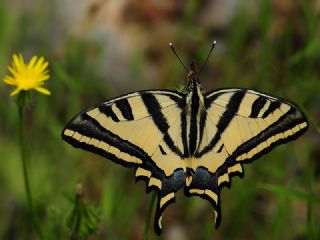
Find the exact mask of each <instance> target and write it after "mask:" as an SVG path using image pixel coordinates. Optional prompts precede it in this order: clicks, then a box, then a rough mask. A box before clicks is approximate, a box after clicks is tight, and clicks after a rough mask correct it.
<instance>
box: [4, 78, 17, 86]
mask: <svg viewBox="0 0 320 240" xmlns="http://www.w3.org/2000/svg"><path fill="white" fill-rule="evenodd" d="M3 81H4V82H5V83H6V84H9V85H16V84H17V82H16V80H15V79H14V78H13V77H9V76H5V77H4V79H3Z"/></svg>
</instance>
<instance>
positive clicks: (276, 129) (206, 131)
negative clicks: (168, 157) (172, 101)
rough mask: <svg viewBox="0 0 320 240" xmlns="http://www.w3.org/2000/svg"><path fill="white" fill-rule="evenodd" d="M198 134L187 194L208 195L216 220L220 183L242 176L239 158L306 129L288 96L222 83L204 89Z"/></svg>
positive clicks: (261, 151) (260, 152)
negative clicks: (226, 86)
mask: <svg viewBox="0 0 320 240" xmlns="http://www.w3.org/2000/svg"><path fill="white" fill-rule="evenodd" d="M205 107H206V112H205V119H206V121H204V125H203V126H202V128H203V133H202V140H201V141H200V144H199V146H198V149H197V152H196V154H195V155H194V158H193V159H192V168H193V170H194V172H195V173H194V175H193V177H192V179H193V180H192V182H191V184H190V186H188V187H187V189H186V193H187V195H199V196H201V197H203V198H206V199H208V200H209V201H210V202H211V203H212V204H213V205H214V208H215V211H216V225H219V223H220V207H219V202H220V201H219V198H220V195H219V193H220V189H221V188H222V187H223V186H230V178H231V177H232V176H234V175H239V176H243V167H242V164H243V163H247V162H251V161H253V160H254V159H257V158H258V157H260V156H261V155H263V154H265V153H267V152H269V151H270V150H272V149H273V148H274V147H276V146H278V145H280V144H282V143H285V142H288V141H290V140H293V139H295V138H297V137H298V136H300V135H301V134H302V133H303V132H305V131H306V129H307V127H308V122H307V119H306V118H305V116H304V115H303V113H302V111H300V110H299V108H298V107H297V106H295V105H294V104H293V103H290V102H288V101H286V100H283V99H280V98H276V97H272V96H268V95H266V94H264V93H260V92H256V91H253V90H247V89H223V90H218V91H213V92H211V93H208V94H206V95H205Z"/></svg>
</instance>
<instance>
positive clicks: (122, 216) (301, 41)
mask: <svg viewBox="0 0 320 240" xmlns="http://www.w3.org/2000/svg"><path fill="white" fill-rule="evenodd" d="M213 40H217V43H218V44H217V46H216V48H215V49H214V53H213V55H212V56H211V58H210V60H209V62H208V64H207V66H206V68H205V70H204V72H203V73H202V74H201V76H200V81H201V84H202V86H203V88H204V89H206V90H211V89H214V88H224V87H244V88H253V89H256V90H260V91H264V92H268V93H270V94H273V95H277V96H281V97H284V98H287V99H289V100H292V101H294V102H296V103H297V104H298V105H299V106H301V108H302V109H303V110H304V112H305V113H306V115H307V117H308V119H309V121H310V128H309V131H308V132H307V133H306V134H305V135H303V136H302V137H301V138H299V139H298V140H296V141H294V142H291V143H289V144H286V145H284V146H281V147H278V148H277V149H275V150H273V151H272V152H271V153H270V154H268V155H266V156H264V157H262V158H261V159H259V160H258V161H256V162H254V163H253V164H251V165H250V166H248V165H246V166H245V177H244V179H240V178H238V177H235V178H233V179H232V188H231V189H230V190H229V189H223V190H222V195H221V201H222V215H223V216H222V224H221V226H220V228H219V229H217V230H216V229H214V226H213V220H214V215H213V209H212V207H211V206H210V204H209V202H207V201H205V200H202V199H201V198H197V197H192V198H187V197H185V196H183V193H182V192H179V193H178V195H177V202H176V203H175V204H172V205H171V206H170V207H168V209H167V210H166V212H165V215H164V219H163V225H164V232H163V234H162V236H161V237H160V239H176V240H180V239H182V240H183V239H320V225H319V222H320V159H319V158H320V136H319V133H320V127H319V125H318V124H317V123H320V1H319V0H309V1H303V0H274V1H267V0H261V1H253V0H252V1H244V0H242V1H241V0H238V1H237V0H230V1H223V0H219V1H195V0H194V1H169V0H164V1H156V0H142V1H138V0H128V1H118V0H109V1H106V0H105V1H103V0H95V1H93V0H82V1H79V0H67V1H62V0H55V1H46V0H28V1H24V0H13V1H9V0H2V1H0V53H1V54H0V76H1V79H2V78H3V76H4V75H5V74H7V73H8V71H7V66H8V65H9V64H10V63H11V57H12V54H13V53H22V54H23V55H24V57H25V58H26V59H28V60H29V59H30V58H31V57H32V56H33V55H40V56H44V57H45V58H46V59H47V60H48V61H49V63H50V76H51V78H50V80H49V81H48V82H47V84H46V87H47V88H48V89H49V90H50V91H51V92H52V95H51V96H49V97H47V96H43V95H40V94H36V95H35V97H34V100H33V104H32V106H31V108H29V109H28V111H27V119H26V128H27V143H28V146H29V152H30V154H31V162H30V164H29V165H30V166H29V170H30V178H31V188H32V194H33V200H34V205H35V211H36V215H37V218H38V219H39V222H40V225H41V228H42V230H43V232H44V235H45V239H142V238H143V232H144V226H145V221H146V218H147V209H148V205H149V202H150V199H151V197H152V194H148V195H147V194H145V184H144V183H143V182H138V183H137V184H135V181H134V172H133V170H132V169H124V168H123V167H122V166H120V165H116V164H114V163H112V162H111V161H107V160H105V159H102V158H101V157H99V156H96V155H94V154H91V153H88V152H84V151H82V150H79V149H74V148H72V147H71V146H70V145H68V144H66V143H65V142H63V141H62V140H61V138H60V133H61V130H62V129H63V127H64V125H65V124H66V122H67V121H68V120H69V119H70V118H71V117H72V116H74V115H75V114H76V113H78V112H79V111H81V110H82V109H84V108H86V107H88V106H90V105H93V104H95V103H97V102H102V101H105V100H107V99H108V98H110V97H114V96H117V95H119V94H124V93H126V92H131V91H136V90H142V89H152V88H166V89H175V88H178V87H179V86H180V84H182V83H183V81H184V80H185V77H186V76H185V72H184V69H183V68H182V66H181V65H180V63H179V62H178V61H177V59H176V57H175V56H174V55H173V54H172V52H171V51H170V49H169V47H168V42H173V44H174V45H175V47H176V50H177V51H178V52H179V54H180V56H181V57H182V59H184V61H185V62H186V63H188V62H189V61H190V60H192V59H195V60H196V62H198V63H201V62H202V61H203V60H204V58H205V56H206V54H207V53H208V50H209V48H210V45H211V43H212V41H213ZM10 91H11V89H10V88H9V86H7V85H5V84H3V83H1V84H0V98H1V99H0V134H1V135H0V161H1V168H0V183H1V188H0V199H1V200H0V201H1V204H0V239H37V236H36V233H35V231H34V230H33V228H32V224H31V220H30V215H29V213H28V208H27V202H26V197H25V191H24V183H23V178H22V166H21V159H20V155H19V145H18V142H19V141H18V114H17V107H16V105H15V102H14V99H13V98H11V97H9V93H10ZM78 183H81V184H82V188H83V192H84V195H83V197H82V198H81V201H83V202H82V203H81V204H84V205H85V207H86V209H87V213H88V214H87V217H85V214H84V217H82V218H81V222H80V223H79V225H77V226H76V227H75V226H73V225H72V224H70V221H71V220H70V219H71V218H72V217H71V216H73V215H74V212H75V211H76V210H75V209H77V207H79V204H78V203H76V201H75V200H74V199H75V196H76V185H77V184H78ZM78 187H79V186H78ZM78 191H79V190H78ZM81 206H82V205H81ZM151 218H152V219H151V220H152V221H153V214H152V216H151ZM149 237H150V239H156V236H155V235H154V233H153V229H152V225H151V229H150V232H149Z"/></svg>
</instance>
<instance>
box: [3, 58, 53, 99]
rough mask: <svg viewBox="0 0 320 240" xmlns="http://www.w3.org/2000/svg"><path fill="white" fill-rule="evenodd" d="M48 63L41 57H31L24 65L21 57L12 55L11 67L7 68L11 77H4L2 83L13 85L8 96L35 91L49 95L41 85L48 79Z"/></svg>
mask: <svg viewBox="0 0 320 240" xmlns="http://www.w3.org/2000/svg"><path fill="white" fill-rule="evenodd" d="M48 65H49V64H48V62H47V61H45V60H44V58H43V57H40V58H38V57H37V56H33V57H32V58H31V60H30V62H29V63H25V62H24V59H23V57H22V55H21V54H20V55H19V56H18V55H16V54H14V55H13V62H12V66H10V67H8V69H9V71H10V72H11V74H12V76H8V75H7V76H5V77H4V79H3V81H4V82H5V83H6V84H9V85H14V86H16V87H17V88H16V89H14V90H13V91H12V92H11V94H10V96H13V95H16V94H18V93H19V92H20V91H28V90H32V89H34V90H36V91H38V92H40V93H43V94H46V95H50V94H51V93H50V91H48V90H47V89H45V88H43V87H42V85H43V84H44V82H45V81H46V80H48V79H49V73H48V69H47V68H48Z"/></svg>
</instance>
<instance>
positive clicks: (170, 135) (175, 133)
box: [62, 91, 185, 233]
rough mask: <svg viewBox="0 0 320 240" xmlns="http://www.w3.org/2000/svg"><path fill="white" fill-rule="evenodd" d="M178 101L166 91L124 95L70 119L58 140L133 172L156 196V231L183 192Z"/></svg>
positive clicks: (179, 99)
mask: <svg viewBox="0 0 320 240" xmlns="http://www.w3.org/2000/svg"><path fill="white" fill-rule="evenodd" d="M183 104H184V101H183V96H182V95H180V94H179V93H175V92H171V91H142V92H136V93H132V94H127V95H124V96H122V97H118V98H115V99H113V100H110V101H107V102H105V103H102V104H98V105H96V106H94V107H91V108H89V109H87V110H85V111H83V112H81V113H80V114H78V115H77V116H75V117H74V118H73V119H72V120H71V121H70V122H69V123H68V124H67V125H66V127H65V129H64V130H63V133H62V138H63V139H64V140H66V141H67V142H69V143H70V144H72V145H73V146H74V147H78V148H82V149H85V150H88V151H91V152H94V153H96V154H99V155H101V156H103V157H106V158H108V159H111V160H113V161H114V162H116V163H119V164H121V165H124V166H126V167H134V168H135V176H136V178H137V180H139V179H143V180H145V181H146V182H147V191H150V190H155V191H156V192H157V194H158V204H157V212H156V217H155V229H156V231H157V232H158V233H160V231H161V218H162V213H163V211H164V209H165V207H166V206H168V205H169V203H171V202H172V201H173V200H174V196H175V192H176V191H178V190H179V189H180V188H182V187H183V186H184V182H185V174H184V165H183V161H182V159H181V158H182V154H183V143H182V139H181V127H180V125H181V112H182V110H181V108H182V107H183V106H182V105H183Z"/></svg>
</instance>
